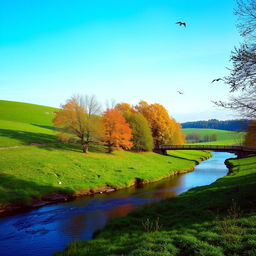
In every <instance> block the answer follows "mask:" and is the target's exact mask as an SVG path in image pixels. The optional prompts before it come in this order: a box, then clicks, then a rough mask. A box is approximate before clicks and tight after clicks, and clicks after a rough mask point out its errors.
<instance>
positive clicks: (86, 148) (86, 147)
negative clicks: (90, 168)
mask: <svg viewBox="0 0 256 256" xmlns="http://www.w3.org/2000/svg"><path fill="white" fill-rule="evenodd" d="M81 145H82V150H83V152H84V153H88V143H86V142H85V141H84V137H82V138H81Z"/></svg>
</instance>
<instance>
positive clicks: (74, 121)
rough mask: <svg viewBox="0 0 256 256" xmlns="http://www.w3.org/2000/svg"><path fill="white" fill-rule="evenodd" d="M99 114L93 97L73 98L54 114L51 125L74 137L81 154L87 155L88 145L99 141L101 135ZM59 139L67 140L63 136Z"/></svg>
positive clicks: (98, 107) (98, 108) (97, 105)
mask: <svg viewBox="0 0 256 256" xmlns="http://www.w3.org/2000/svg"><path fill="white" fill-rule="evenodd" d="M99 112H100V105H99V104H98V102H97V101H96V99H95V97H93V96H92V97H89V96H85V97H83V96H79V95H78V96H74V97H72V98H70V99H68V100H67V103H66V104H64V105H62V106H61V110H60V111H57V112H55V117H54V119H53V124H54V125H55V126H57V127H60V128H62V131H64V132H67V134H68V133H69V134H73V135H75V137H76V138H77V139H78V140H79V143H80V144H81V146H82V150H83V152H84V153H87V152H88V147H89V144H92V143H95V142H97V141H99V140H100V138H101V135H102V122H101V117H100V116H98V114H99ZM59 137H61V138H63V137H64V138H65V139H67V136H66V135H63V134H62V135H59Z"/></svg>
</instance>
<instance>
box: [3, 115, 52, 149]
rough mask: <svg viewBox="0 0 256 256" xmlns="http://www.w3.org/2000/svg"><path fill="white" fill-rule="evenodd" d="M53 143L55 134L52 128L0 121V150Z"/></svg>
mask: <svg viewBox="0 0 256 256" xmlns="http://www.w3.org/2000/svg"><path fill="white" fill-rule="evenodd" d="M55 141H56V132H55V131H54V129H53V128H44V127H40V126H38V125H33V124H27V123H22V122H13V121H6V120H0V148H1V147H10V146H20V145H28V144H31V143H49V142H55Z"/></svg>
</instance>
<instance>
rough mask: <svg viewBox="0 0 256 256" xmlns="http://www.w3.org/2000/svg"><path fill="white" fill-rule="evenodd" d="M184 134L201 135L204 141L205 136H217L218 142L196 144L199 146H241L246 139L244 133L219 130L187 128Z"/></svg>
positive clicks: (183, 130)
mask: <svg viewBox="0 0 256 256" xmlns="http://www.w3.org/2000/svg"><path fill="white" fill-rule="evenodd" d="M182 132H183V133H184V134H185V135H186V134H190V133H199V134H200V139H203V137H204V136H205V135H212V134H216V135H217V141H212V142H200V143H195V144H197V145H200V144H201V145H234V144H241V143H242V142H243V139H244V135H245V133H244V132H232V131H224V130H217V129H199V128H185V129H182Z"/></svg>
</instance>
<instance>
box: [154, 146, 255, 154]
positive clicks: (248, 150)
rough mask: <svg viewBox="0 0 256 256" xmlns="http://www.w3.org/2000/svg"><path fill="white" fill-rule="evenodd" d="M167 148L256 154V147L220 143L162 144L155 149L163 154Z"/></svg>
mask: <svg viewBox="0 0 256 256" xmlns="http://www.w3.org/2000/svg"><path fill="white" fill-rule="evenodd" d="M167 150H208V151H217V152H231V153H235V154H237V155H238V156H248V155H253V154H256V147H245V146H219V145H160V146H159V147H158V148H157V149H155V150H154V151H155V152H156V153H160V154H163V155H166V154H167Z"/></svg>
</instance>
